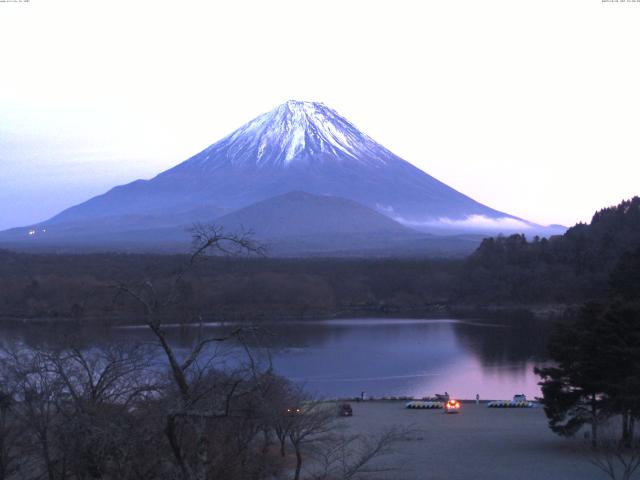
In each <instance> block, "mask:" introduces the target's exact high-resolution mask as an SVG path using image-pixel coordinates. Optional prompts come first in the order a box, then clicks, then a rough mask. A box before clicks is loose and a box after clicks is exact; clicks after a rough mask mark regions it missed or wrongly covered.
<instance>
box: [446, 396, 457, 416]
mask: <svg viewBox="0 0 640 480" xmlns="http://www.w3.org/2000/svg"><path fill="white" fill-rule="evenodd" d="M459 412H460V402H459V401H458V400H453V399H451V400H447V401H446V402H445V404H444V413H459Z"/></svg>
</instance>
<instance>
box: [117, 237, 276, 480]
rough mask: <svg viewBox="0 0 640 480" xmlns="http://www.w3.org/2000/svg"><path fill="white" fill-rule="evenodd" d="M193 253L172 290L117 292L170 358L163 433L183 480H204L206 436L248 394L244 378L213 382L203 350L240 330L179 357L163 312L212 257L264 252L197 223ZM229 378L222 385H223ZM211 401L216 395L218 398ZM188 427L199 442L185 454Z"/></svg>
mask: <svg viewBox="0 0 640 480" xmlns="http://www.w3.org/2000/svg"><path fill="white" fill-rule="evenodd" d="M192 234H193V250H192V254H191V256H190V257H189V259H188V261H187V262H186V263H185V265H184V266H183V267H182V268H181V269H180V270H179V271H178V272H177V273H176V274H175V275H174V278H173V280H172V281H171V282H170V287H169V288H168V290H166V291H163V292H160V291H159V290H158V289H157V288H156V286H155V285H154V284H153V282H151V281H150V280H147V281H144V282H143V283H142V284H138V285H132V284H125V283H120V284H118V285H117V290H118V293H121V294H125V295H127V296H129V297H130V298H132V299H134V300H135V301H136V302H137V303H139V304H140V305H141V306H142V308H143V310H144V313H145V324H146V325H147V326H148V327H149V329H150V330H151V332H152V333H153V335H154V336H155V338H156V340H157V341H158V344H159V345H160V347H161V349H162V351H163V353H164V356H165V357H166V360H167V363H168V365H169V369H170V372H171V379H172V382H173V385H174V386H175V388H176V393H177V395H176V398H175V404H174V406H173V407H172V408H169V409H168V411H167V415H166V424H165V435H166V437H167V440H168V442H169V445H170V448H171V451H172V452H173V455H174V458H175V461H176V464H177V466H178V468H179V470H180V472H181V476H182V478H183V479H185V480H191V479H196V480H204V479H205V477H206V475H207V466H208V464H209V463H210V461H211V458H210V453H209V450H210V448H209V447H210V444H209V439H208V435H207V432H208V431H209V430H210V429H211V428H212V425H211V421H212V420H216V419H221V418H226V417H228V416H229V415H230V411H231V400H232V399H233V398H235V397H237V396H238V395H246V393H247V392H246V391H244V389H243V388H242V386H243V384H246V383H247V382H244V381H243V380H244V379H243V378H235V379H233V380H232V379H230V378H229V377H227V376H219V377H218V379H217V380H218V381H216V382H211V380H212V378H211V376H209V375H208V373H209V372H210V371H211V370H213V369H214V367H215V365H212V358H211V357H210V358H209V359H208V360H205V361H202V360H201V356H202V353H203V352H204V351H205V349H206V348H207V347H208V346H209V345H211V344H214V343H219V342H224V341H226V340H229V339H231V338H237V337H238V336H239V335H240V333H241V332H242V329H241V328H237V329H235V330H234V331H232V332H231V333H229V334H227V335H224V336H221V337H207V338H202V339H200V340H199V341H198V342H197V343H196V344H195V345H194V346H193V348H192V349H191V351H190V352H189V353H188V354H187V355H186V357H185V358H184V359H179V358H178V356H177V355H176V352H175V351H174V349H173V347H172V346H171V345H170V343H169V341H168V340H167V334H166V330H165V328H164V327H163V314H164V313H165V312H166V311H167V310H168V309H169V307H171V306H174V305H175V304H176V303H178V302H179V301H180V292H181V288H182V286H183V280H184V278H185V276H186V275H187V274H188V273H189V272H190V271H191V270H192V269H193V268H194V266H195V265H196V263H197V262H198V261H199V260H200V259H201V258H202V257H204V256H206V255H209V254H217V255H234V256H237V255H241V254H246V255H251V254H262V253H263V250H262V248H261V247H260V246H259V245H258V244H256V243H255V242H254V241H253V239H252V237H251V234H250V232H242V233H240V234H226V233H225V232H224V231H223V230H222V229H221V228H220V227H216V226H212V227H205V226H202V225H196V226H194V228H193V229H192ZM223 377H225V380H224V381H220V380H221V379H222V378H223ZM220 396H222V397H223V398H222V401H221V402H220V401H215V402H213V401H211V400H212V397H217V398H216V400H220ZM185 428H187V429H189V430H190V431H191V432H192V433H193V435H195V438H196V439H197V440H196V442H195V445H189V451H186V450H185V442H184V441H183V440H184V436H183V435H182V430H184V429H185Z"/></svg>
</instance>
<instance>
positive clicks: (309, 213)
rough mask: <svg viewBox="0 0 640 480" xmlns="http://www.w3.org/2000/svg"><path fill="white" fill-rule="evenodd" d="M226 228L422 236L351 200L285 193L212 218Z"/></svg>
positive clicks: (266, 233) (279, 234)
mask: <svg viewBox="0 0 640 480" xmlns="http://www.w3.org/2000/svg"><path fill="white" fill-rule="evenodd" d="M216 224H218V225H221V226H223V227H224V228H225V229H226V230H231V231H235V230H239V229H241V228H250V229H251V230H252V231H253V232H254V233H255V234H256V235H257V236H259V237H261V238H290V237H294V236H305V235H322V236H326V235H329V236H331V235H352V234H365V235H372V234H385V235H389V236H393V235H395V236H411V237H416V236H422V235H420V234H419V233H418V232H415V231H413V230H411V229H409V228H406V227H403V226H402V225H400V224H399V223H397V222H395V221H393V220H391V219H390V218H387V217H385V216H384V215H382V214H380V213H378V212H376V211H374V210H372V209H370V208H367V207H364V206H362V205H360V204H358V203H356V202H354V201H352V200H347V199H345V198H340V197H333V196H326V195H325V196H320V195H313V194H310V193H305V192H289V193H286V194H284V195H278V196H276V197H272V198H269V199H267V200H263V201H261V202H258V203H255V204H253V205H250V206H248V207H245V208H242V209H240V210H238V211H236V212H233V213H230V214H228V215H225V216H223V217H220V218H218V219H217V220H216Z"/></svg>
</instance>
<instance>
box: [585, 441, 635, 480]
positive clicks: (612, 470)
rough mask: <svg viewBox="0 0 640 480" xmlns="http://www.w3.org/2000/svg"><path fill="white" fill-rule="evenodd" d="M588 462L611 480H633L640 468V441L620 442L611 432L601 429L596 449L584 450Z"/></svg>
mask: <svg viewBox="0 0 640 480" xmlns="http://www.w3.org/2000/svg"><path fill="white" fill-rule="evenodd" d="M584 450H585V452H586V456H587V459H588V461H589V462H590V463H591V464H592V465H593V466H594V467H596V468H597V469H598V470H600V471H602V472H603V473H605V474H606V475H607V476H608V477H609V478H610V479H611V480H631V478H633V477H634V476H635V474H636V472H637V471H638V468H640V440H638V439H625V440H620V439H619V438H617V435H613V434H612V432H611V431H609V430H605V431H604V432H603V431H602V429H601V433H600V437H599V440H598V443H597V445H596V446H595V447H593V446H592V445H589V446H588V447H587V446H585V448H584Z"/></svg>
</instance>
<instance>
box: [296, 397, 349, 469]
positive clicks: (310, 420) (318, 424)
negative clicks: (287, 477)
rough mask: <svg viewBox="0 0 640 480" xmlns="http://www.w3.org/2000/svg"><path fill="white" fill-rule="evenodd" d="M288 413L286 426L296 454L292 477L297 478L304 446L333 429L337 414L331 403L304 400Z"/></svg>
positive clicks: (319, 438) (321, 437)
mask: <svg viewBox="0 0 640 480" xmlns="http://www.w3.org/2000/svg"><path fill="white" fill-rule="evenodd" d="M298 398H301V397H300V396H299V397H298ZM298 410H299V411H298ZM290 415H291V419H292V422H291V424H290V425H289V427H288V431H289V441H290V442H291V445H292V446H293V450H294V452H295V455H296V467H295V472H294V477H293V478H294V480H299V479H300V473H301V471H302V461H303V453H304V449H305V447H306V446H307V445H309V444H311V443H314V442H319V441H321V440H323V439H324V436H325V435H327V434H329V433H330V432H331V431H332V430H333V429H334V426H335V421H336V419H337V416H336V411H335V408H333V406H332V405H328V404H325V403H322V402H306V403H304V404H302V402H300V403H298V406H297V407H296V409H295V411H293V412H291V413H290Z"/></svg>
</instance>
